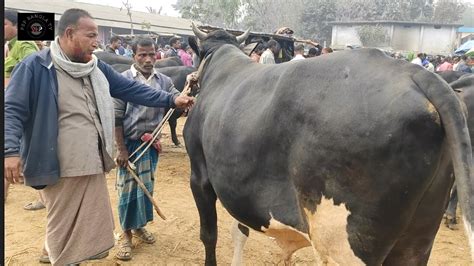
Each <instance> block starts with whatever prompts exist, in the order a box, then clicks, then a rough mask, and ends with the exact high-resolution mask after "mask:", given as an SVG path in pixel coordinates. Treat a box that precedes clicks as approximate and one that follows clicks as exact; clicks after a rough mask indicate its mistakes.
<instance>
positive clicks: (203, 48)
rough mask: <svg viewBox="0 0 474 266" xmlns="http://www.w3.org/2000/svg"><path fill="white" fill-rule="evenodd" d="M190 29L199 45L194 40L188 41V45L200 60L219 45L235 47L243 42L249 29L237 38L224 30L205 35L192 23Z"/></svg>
mask: <svg viewBox="0 0 474 266" xmlns="http://www.w3.org/2000/svg"><path fill="white" fill-rule="evenodd" d="M192 29H193V32H194V35H196V37H197V39H199V45H198V43H197V41H196V39H195V38H190V39H189V45H190V46H191V48H192V49H193V50H194V52H195V53H196V54H198V55H199V58H200V59H201V60H202V59H203V58H204V57H205V56H206V55H208V54H209V53H211V52H213V51H215V50H216V49H217V48H219V47H220V46H221V45H224V44H232V45H235V46H236V47H238V46H239V44H241V43H242V42H244V41H245V40H246V39H247V37H248V36H249V33H250V29H248V30H246V31H245V32H244V33H242V34H241V35H239V36H235V35H233V34H230V33H228V32H227V31H225V30H216V31H213V32H210V33H205V32H203V31H201V30H200V29H198V28H197V27H196V25H194V23H192Z"/></svg>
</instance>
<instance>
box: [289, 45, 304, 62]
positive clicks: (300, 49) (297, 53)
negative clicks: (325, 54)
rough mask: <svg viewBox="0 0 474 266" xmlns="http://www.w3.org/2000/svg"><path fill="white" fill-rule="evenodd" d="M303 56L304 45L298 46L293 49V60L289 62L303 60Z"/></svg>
mask: <svg viewBox="0 0 474 266" xmlns="http://www.w3.org/2000/svg"><path fill="white" fill-rule="evenodd" d="M303 54H304V45H303V44H298V45H297V46H296V47H295V57H293V59H291V61H298V60H303V59H305V57H304V56H303Z"/></svg>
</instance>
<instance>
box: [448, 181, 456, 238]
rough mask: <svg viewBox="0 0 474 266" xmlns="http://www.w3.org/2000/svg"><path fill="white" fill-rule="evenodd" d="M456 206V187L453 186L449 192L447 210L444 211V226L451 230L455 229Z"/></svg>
mask: <svg viewBox="0 0 474 266" xmlns="http://www.w3.org/2000/svg"><path fill="white" fill-rule="evenodd" d="M457 205H458V193H457V189H456V185H454V186H453V189H452V192H451V198H450V199H449V204H448V208H447V209H446V226H447V227H448V228H449V229H452V230H454V229H456V224H457V221H456V209H457Z"/></svg>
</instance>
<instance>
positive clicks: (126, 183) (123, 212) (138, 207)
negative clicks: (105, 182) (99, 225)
mask: <svg viewBox="0 0 474 266" xmlns="http://www.w3.org/2000/svg"><path fill="white" fill-rule="evenodd" d="M141 144H142V141H141V140H126V143H125V145H126V146H127V150H128V152H129V153H131V152H133V151H134V150H135V149H136V148H138V146H140V145H141ZM138 153H141V152H138ZM132 159H133V158H132ZM132 159H131V160H132ZM157 164H158V152H157V151H156V149H154V148H153V147H150V148H149V149H148V150H147V152H146V153H145V154H144V155H143V156H142V157H141V158H140V160H138V161H137V162H136V163H135V166H136V170H135V172H136V173H137V175H138V177H139V178H140V179H141V180H142V182H143V184H145V187H146V188H147V189H148V191H149V192H150V194H151V195H153V187H154V183H155V177H154V173H155V170H156V166H157ZM116 187H117V190H118V196H119V200H118V213H119V220H120V225H121V226H122V230H130V229H139V228H142V227H144V226H145V225H146V224H147V223H148V222H150V221H153V204H152V203H151V201H150V200H149V199H148V198H147V196H146V195H145V194H144V193H143V191H142V190H141V188H140V187H139V186H138V185H137V183H136V181H135V180H134V179H133V176H132V175H131V174H130V173H129V172H128V170H127V169H126V168H123V167H119V168H118V171H117V184H116Z"/></svg>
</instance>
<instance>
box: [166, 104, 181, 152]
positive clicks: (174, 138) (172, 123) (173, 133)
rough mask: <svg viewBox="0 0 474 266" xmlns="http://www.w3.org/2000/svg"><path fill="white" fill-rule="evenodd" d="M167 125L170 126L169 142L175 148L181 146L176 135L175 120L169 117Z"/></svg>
mask: <svg viewBox="0 0 474 266" xmlns="http://www.w3.org/2000/svg"><path fill="white" fill-rule="evenodd" d="M175 112H176V111H175ZM168 123H169V125H170V132H171V140H172V141H173V143H174V145H176V146H179V145H181V143H180V142H179V139H178V135H176V125H177V124H178V123H177V118H176V117H174V116H171V117H170V119H169V120H168Z"/></svg>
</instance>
